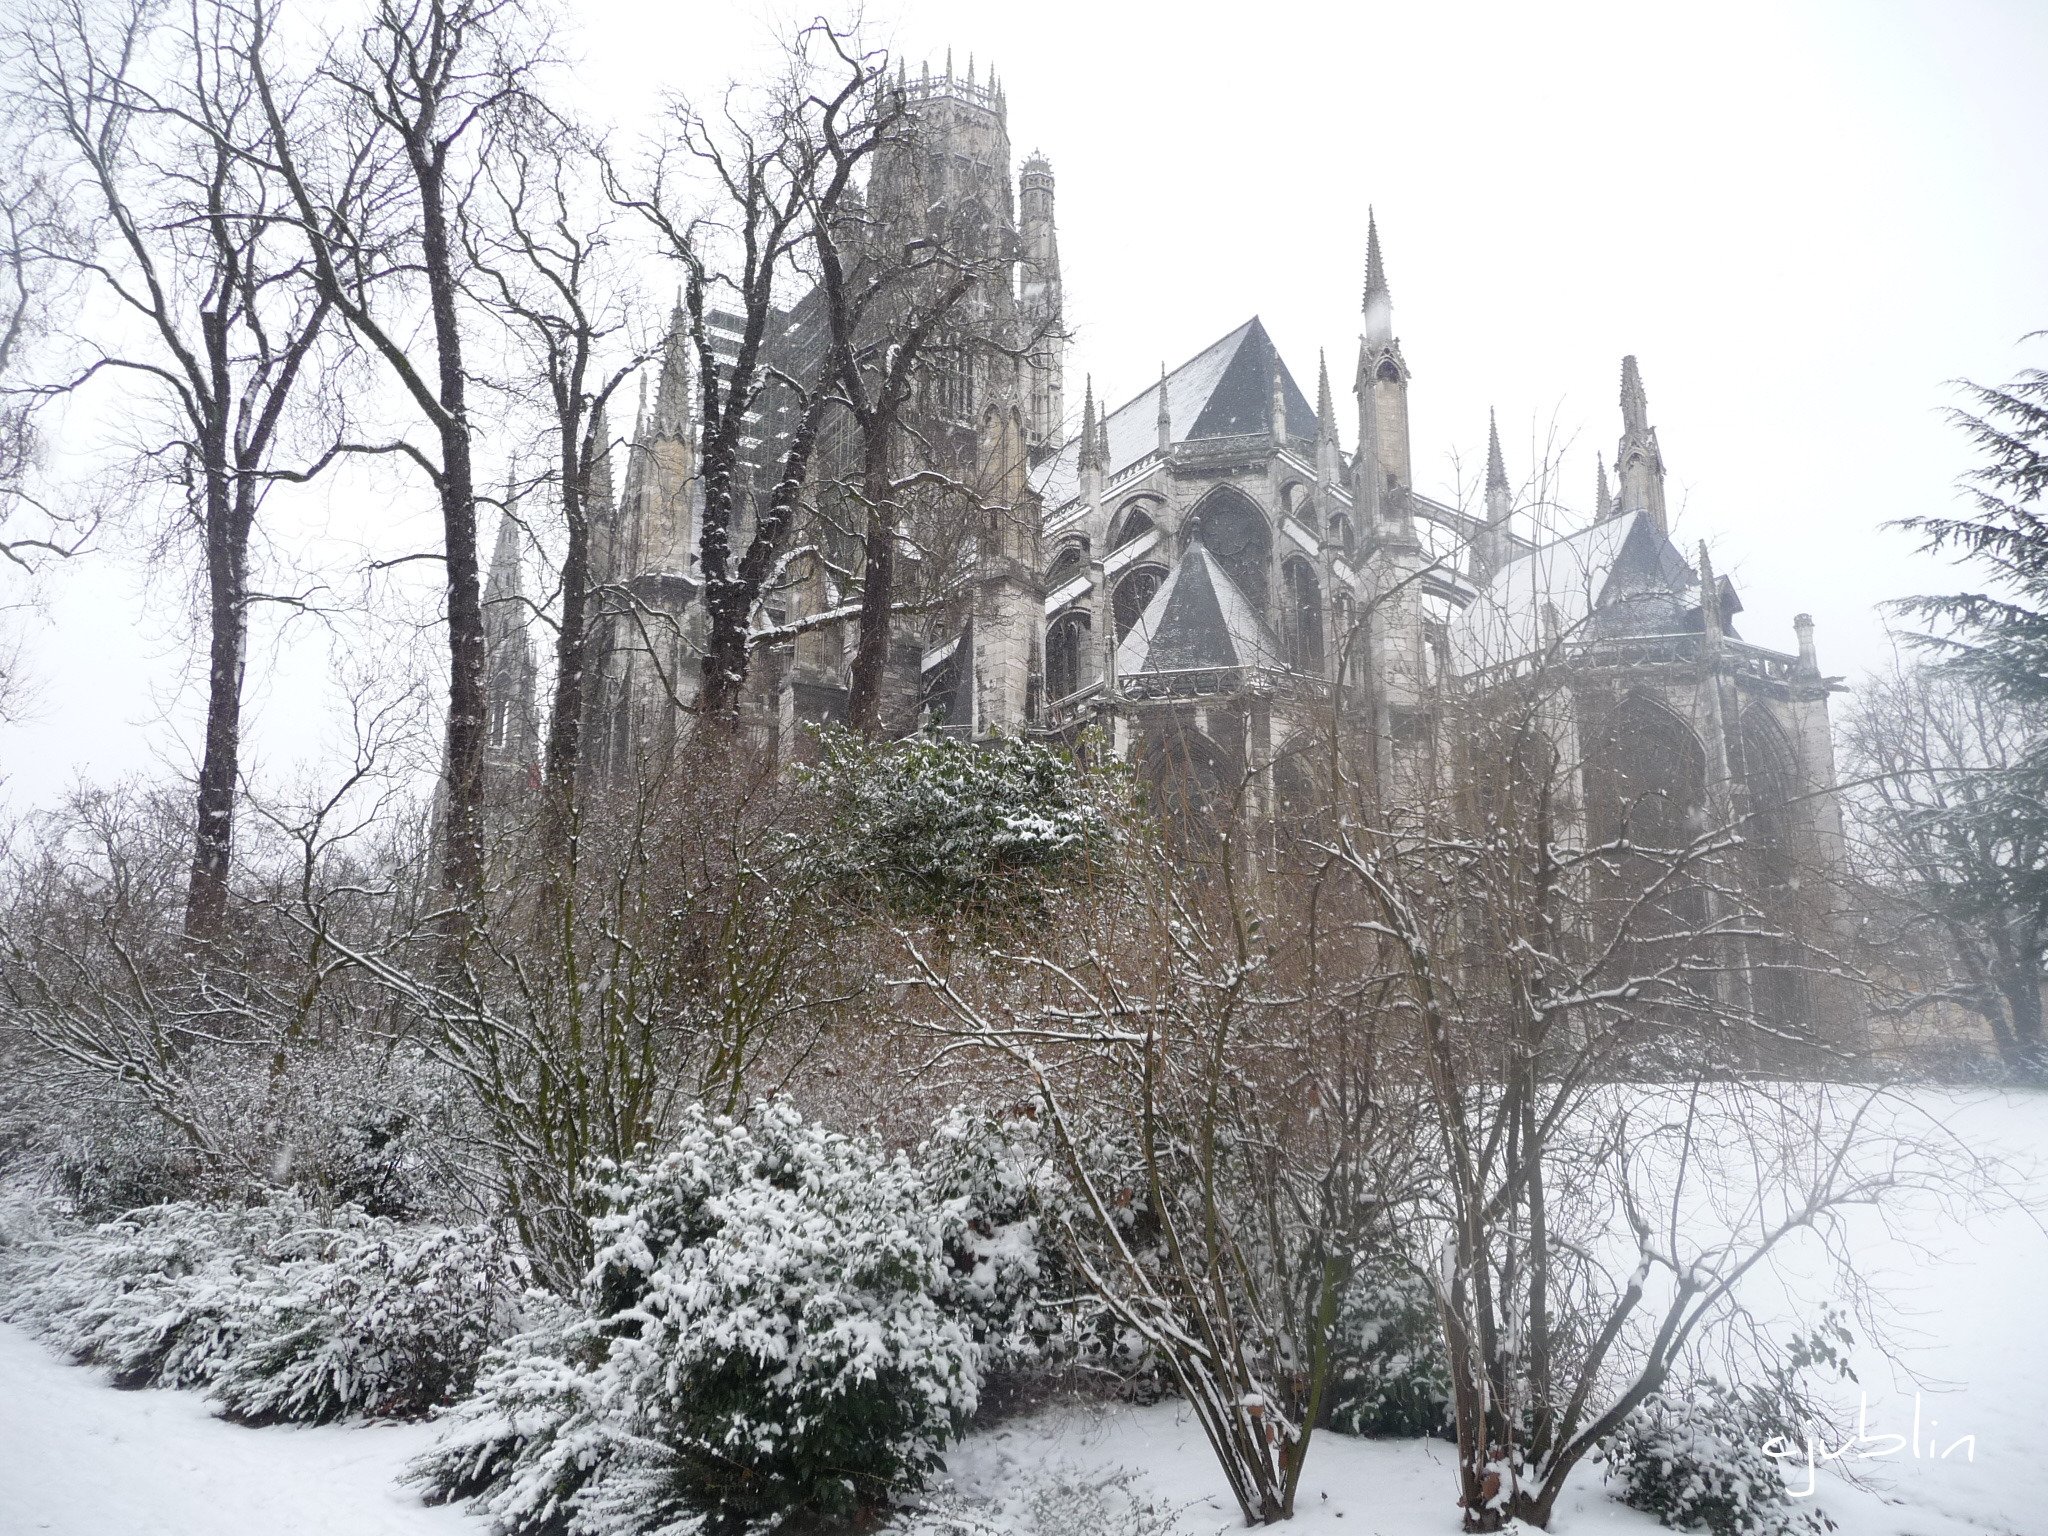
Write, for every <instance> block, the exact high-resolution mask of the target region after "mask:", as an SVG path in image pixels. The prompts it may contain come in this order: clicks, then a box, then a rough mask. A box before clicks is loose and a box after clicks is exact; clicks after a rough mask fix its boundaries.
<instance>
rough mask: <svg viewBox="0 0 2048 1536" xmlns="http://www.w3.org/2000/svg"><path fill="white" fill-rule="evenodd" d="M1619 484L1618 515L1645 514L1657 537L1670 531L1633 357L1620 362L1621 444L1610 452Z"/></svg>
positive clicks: (1658, 456) (1657, 454)
mask: <svg viewBox="0 0 2048 1536" xmlns="http://www.w3.org/2000/svg"><path fill="white" fill-rule="evenodd" d="M1614 468H1615V472H1616V474H1617V475H1618V476H1619V477H1620V480H1621V502H1620V507H1619V510H1620V511H1621V512H1646V513H1648V514H1649V516H1650V519H1651V521H1653V522H1654V523H1655V524H1656V525H1657V531H1658V532H1660V533H1669V532H1670V531H1671V530H1670V528H1669V526H1668V525H1667V523H1666V521H1665V517H1664V455H1663V453H1662V452H1661V451H1660V450H1659V449H1658V447H1657V429H1656V428H1655V427H1653V426H1651V425H1650V402H1649V397H1648V396H1647V395H1645V394H1644V392H1643V374H1642V370H1641V369H1640V368H1638V367H1637V366H1636V360H1635V358H1634V356H1633V355H1631V356H1628V357H1624V358H1623V359H1622V360H1621V443H1620V446H1618V447H1617V448H1616V449H1615V450H1614Z"/></svg>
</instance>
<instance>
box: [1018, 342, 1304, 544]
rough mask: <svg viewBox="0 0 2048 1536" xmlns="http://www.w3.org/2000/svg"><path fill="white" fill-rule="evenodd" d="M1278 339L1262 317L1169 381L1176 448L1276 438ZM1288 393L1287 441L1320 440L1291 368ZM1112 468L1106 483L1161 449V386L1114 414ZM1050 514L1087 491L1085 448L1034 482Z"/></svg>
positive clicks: (1077, 446) (1284, 381)
mask: <svg viewBox="0 0 2048 1536" xmlns="http://www.w3.org/2000/svg"><path fill="white" fill-rule="evenodd" d="M1277 355H1278V354H1277V351H1276V349H1275V348H1274V346H1273V338H1272V337H1270V336H1268V335H1267V334H1266V328H1265V326H1264V325H1262V324H1260V322H1259V317H1258V316H1257V315H1254V316H1252V318H1251V319H1249V320H1247V321H1245V323H1244V324H1243V325H1240V326H1239V327H1238V328H1237V329H1236V330H1234V331H1232V332H1231V333H1230V334H1229V335H1227V336H1225V337H1223V338H1222V339H1220V340H1218V341H1216V342H1213V343H1211V344H1210V345H1209V346H1207V347H1204V348H1203V349H1202V350H1201V351H1200V352H1197V353H1196V354H1195V355H1194V356H1193V357H1191V358H1189V359H1188V360H1187V361H1186V362H1184V363H1182V364H1181V365H1180V366H1179V367H1178V368H1176V369H1174V370H1173V371H1172V372H1171V373H1169V374H1167V376H1166V408H1167V412H1168V414H1169V415H1171V416H1172V418H1173V440H1174V441H1175V442H1177V443H1184V442H1187V441H1189V440H1190V439H1194V438H1203V437H1236V436H1238V435H1240V434H1242V433H1249V432H1259V433H1271V432H1272V430H1273V364H1274V361H1275V359H1276V357H1277ZM1280 387H1281V389H1282V391H1283V392H1284V394H1285V397H1286V400H1287V433H1288V436H1290V437H1311V438H1312V437H1314V436H1315V435H1316V430H1317V422H1316V408H1315V407H1314V406H1312V405H1310V404H1309V402H1308V396H1306V395H1304V394H1303V393H1302V392H1301V386H1300V385H1298V384H1296V383H1295V382H1294V375H1293V374H1292V373H1291V372H1289V371H1288V368H1287V364H1286V363H1285V361H1282V362H1281V363H1280ZM1105 425H1106V427H1107V430H1108V435H1109V462H1108V463H1107V464H1105V465H1104V466H1103V474H1104V475H1105V476H1109V475H1114V474H1115V473H1116V472H1117V471H1118V470H1120V469H1123V468H1125V467H1126V466H1128V465H1131V464H1135V463H1136V462H1137V461H1138V460H1140V459H1142V458H1143V457H1145V455H1146V454H1148V453H1151V452H1152V451H1153V450H1154V449H1155V448H1157V447H1158V446H1159V385H1158V384H1156V383H1155V384H1152V385H1149V386H1147V387H1146V389H1145V390H1144V391H1143V393H1141V394H1139V395H1136V396H1135V397H1133V398H1132V399H1130V400H1127V401H1125V402H1124V403H1123V404H1122V405H1120V406H1118V407H1117V408H1116V409H1115V410H1113V411H1111V412H1110V413H1109V417H1108V420H1107V422H1106V423H1105ZM1032 484H1033V486H1034V487H1035V488H1036V489H1037V491H1038V494H1039V497H1040V499H1041V501H1042V502H1043V504H1044V506H1045V509H1046V510H1047V511H1048V512H1050V511H1052V510H1053V509H1055V508H1057V507H1060V506H1063V505H1065V504H1066V503H1067V502H1069V501H1071V500H1072V499H1073V498H1074V497H1075V496H1076V495H1077V494H1079V492H1080V489H1081V440H1080V438H1079V437H1073V438H1069V439H1068V440H1067V442H1066V444H1065V445H1064V446H1063V447H1062V448H1061V449H1060V451H1059V452H1058V453H1057V454H1055V455H1054V456H1053V457H1052V458H1050V459H1048V460H1047V461H1046V462H1045V463H1043V464H1041V465H1040V466H1039V467H1038V469H1037V470H1036V471H1035V472H1034V473H1033V475H1032Z"/></svg>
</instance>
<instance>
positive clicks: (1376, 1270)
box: [1323, 1256, 1451, 1438]
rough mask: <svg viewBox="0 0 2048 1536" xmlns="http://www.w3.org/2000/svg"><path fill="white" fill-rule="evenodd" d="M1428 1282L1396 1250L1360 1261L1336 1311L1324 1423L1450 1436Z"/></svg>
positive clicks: (1447, 1390) (1359, 1431)
mask: <svg viewBox="0 0 2048 1536" xmlns="http://www.w3.org/2000/svg"><path fill="white" fill-rule="evenodd" d="M1443 1348H1444V1346H1443V1331H1442V1328H1441V1326H1440V1324H1439V1322H1438V1318H1437V1305H1436V1296H1435V1294H1434V1293H1433V1292H1432V1291H1431V1290H1430V1287H1429V1282H1428V1281H1426V1280H1425V1279H1423V1277H1422V1276H1420V1275H1418V1274H1416V1273H1415V1271H1414V1270H1412V1269H1410V1268H1408V1267H1407V1266H1406V1265H1404V1264H1402V1263H1400V1262H1399V1261H1398V1260H1396V1259H1394V1258H1392V1257H1391V1256H1389V1257H1386V1258H1380V1259H1375V1260H1373V1261H1371V1262H1368V1263H1367V1264H1364V1265H1362V1266H1360V1268H1359V1270H1358V1273H1356V1274H1355V1275H1353V1276H1352V1279H1351V1283H1350V1284H1349V1285H1348V1286H1347V1287H1345V1291H1344V1299H1343V1302H1342V1303H1341V1304H1340V1306H1339V1308H1338V1312H1337V1327H1336V1336H1335V1339H1334V1340H1333V1349H1332V1355H1333V1360H1332V1365H1331V1371H1330V1387H1329V1395H1328V1396H1327V1397H1326V1398H1325V1399H1324V1403H1323V1423H1324V1425H1325V1426H1326V1427H1327V1428H1330V1429H1335V1430H1341V1431H1343V1432H1344V1433H1345V1434H1348V1435H1386V1436H1401V1437H1406V1436H1414V1435H1435V1436H1439V1437H1442V1438H1449V1437H1450V1435H1451V1416H1450V1402H1451V1379H1450V1373H1449V1371H1448V1370H1446V1369H1445V1367H1444V1356H1443Z"/></svg>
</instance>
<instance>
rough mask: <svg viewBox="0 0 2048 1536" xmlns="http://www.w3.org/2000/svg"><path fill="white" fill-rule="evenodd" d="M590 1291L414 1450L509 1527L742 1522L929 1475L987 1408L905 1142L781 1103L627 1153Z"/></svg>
mask: <svg viewBox="0 0 2048 1536" xmlns="http://www.w3.org/2000/svg"><path fill="white" fill-rule="evenodd" d="M602 1193H603V1195H604V1198H605V1202H606V1205H607V1207H608V1209H607V1211H606V1212H605V1214H603V1215H601V1216H599V1217H598V1218H597V1219H596V1221H595V1222H594V1223H593V1225H594V1228H595V1235H596V1238H597V1243H598V1254H597V1260H596V1263H595V1265H594V1266H593V1268H592V1270H591V1273H590V1276H589V1278H588V1281H587V1282H586V1284H585V1287H584V1295H583V1298H582V1300H583V1309H582V1311H581V1313H580V1314H579V1315H577V1316H575V1317H573V1318H570V1319H568V1320H567V1321H565V1322H564V1323H562V1324H561V1325H559V1326H557V1327H554V1328H550V1329H546V1330H542V1331H540V1332H537V1333H533V1334H529V1335H527V1336H525V1337H524V1338H522V1339H520V1340H518V1341H515V1342H514V1344H513V1345H511V1346H509V1347H508V1348H506V1349H505V1350H503V1351H501V1352H500V1353H499V1354H498V1355H497V1356H496V1357H494V1360H493V1362H492V1364H491V1366H490V1367H489V1368H488V1369H487V1371H486V1372H485V1374H484V1376H483V1378H482V1379H481V1380H480V1381H479V1383H478V1390H477V1394H476V1396H475V1397H474V1398H473V1399H471V1400H470V1401H469V1402H467V1403H465V1404H463V1405H462V1406H461V1407H459V1408H458V1409H456V1411H455V1412H454V1413H453V1414H452V1415H451V1416H450V1422H449V1426H448V1431H447V1433H446V1435H445V1436H444V1437H443V1439H442V1441H441V1443H440V1444H439V1445H438V1446H437V1447H436V1448H435V1449H434V1450H433V1451H432V1452H430V1453H429V1454H428V1455H427V1456H426V1457H424V1458H422V1459H421V1461H420V1462H419V1463H418V1464H417V1465H416V1467H415V1469H414V1473H413V1476H414V1480H415V1481H416V1482H418V1483H419V1484H421V1485H422V1486H423V1487H424V1488H425V1489H426V1490H427V1492H428V1494H429V1496H430V1497H434V1498H439V1499H448V1498H456V1497H469V1498H471V1499H472V1500H474V1506H475V1507H476V1508H477V1510H478V1511H479V1512H480V1513H482V1514H485V1515H486V1516H488V1517H490V1518H491V1519H492V1520H493V1522H494V1523H496V1524H497V1525H498V1526H499V1527H500V1528H502V1529H504V1530H507V1531H510V1532H514V1533H537V1532H543V1531H546V1532H558V1531H559V1532H563V1533H567V1536H628V1533H632V1536H639V1533H647V1532H656V1531H659V1532H663V1533H665V1536H683V1533H693V1532H698V1531H703V1532H707V1533H708V1532H722V1531H738V1530H743V1529H747V1528H748V1527H749V1525H750V1524H751V1523H753V1522H759V1521H773V1520H776V1519H779V1518H782V1517H785V1516H788V1515H791V1514H793V1513H797V1512H802V1513H803V1514H805V1515H823V1516H842V1515H848V1514H851V1513H854V1512H856V1511H858V1510H860V1509H863V1508H866V1507H871V1506H873V1505H876V1504H878V1503H880V1502H882V1501H883V1500H884V1499H886V1498H887V1497H888V1496H889V1495H890V1494H892V1493H894V1492H897V1491H900V1490H902V1489H904V1488H910V1487H916V1486H918V1485H919V1484H921V1483H922V1481H923V1480H924V1478H925V1477H926V1476H927V1475H928V1474H930V1473H931V1472H932V1471H934V1470H936V1469H937V1468H938V1467H939V1466H940V1465H941V1462H940V1459H939V1452H940V1451H941V1449H942V1448H943V1447H944V1446H945V1445H946V1443H947V1442H948V1441H949V1440H950V1439H951V1438H952V1437H953V1436H954V1435H955V1434H956V1433H958V1431H959V1430H960V1429H961V1428H962V1427H963V1426H964V1424H965V1422H966V1419H967V1417H968V1415H970V1414H971V1413H972V1412H973V1410H974V1406H975V1401H976V1392H977V1387H978V1381H979V1350H978V1348H977V1346H976V1345H975V1343H974V1341H973V1339H972V1337H971V1336H970V1330H969V1329H968V1327H967V1326H965V1325H964V1324H963V1323H962V1322H961V1321H959V1320H958V1319H956V1318H954V1317H953V1316H951V1315H949V1313H948V1312H947V1310H946V1309H945V1307H944V1306H943V1305H942V1298H943V1296H944V1293H945V1291H946V1288H947V1283H948V1282H947V1280H946V1276H945V1273H944V1270H945V1256H944V1247H943V1243H942V1238H941V1234H940V1229H939V1225H938V1223H937V1222H936V1221H935V1220H934V1219H933V1218H932V1216H931V1214H930V1213H929V1211H928V1210H927V1209H926V1206H925V1203H924V1202H923V1200H922V1198H921V1194H920V1191H919V1188H918V1183H917V1179H916V1176H915V1174H914V1172H913V1170H912V1168H911V1166H910V1164H909V1163H908V1161H907V1160H906V1159H904V1158H902V1157H901V1156H897V1157H888V1156H885V1155H884V1154H883V1153H882V1152H881V1151H880V1150H879V1149H877V1148H876V1147H874V1146H872V1145H871V1144H869V1143H868V1142H866V1141H863V1140H860V1139H856V1138H852V1137H847V1136H842V1135H838V1134H836V1133H833V1132H829V1131H826V1130H824V1129H822V1128H820V1127H818V1126H816V1125H813V1124H810V1123H807V1122H806V1121H804V1120H803V1119H802V1117H801V1116H799V1115H798V1114H797V1113H796V1111H795V1110H794V1109H792V1108H790V1107H789V1106H788V1105H787V1104H780V1103H778V1104H764V1105H758V1106H756V1108H755V1110H754V1112H753V1113H752V1114H751V1115H750V1116H749V1117H748V1118H747V1119H746V1120H744V1121H738V1122H735V1121H731V1120H726V1119H722V1118H718V1117H714V1116H711V1115H707V1114H704V1113H701V1112H694V1113H693V1114H692V1115H691V1116H690V1118H689V1119H688V1120H687V1121H686V1122H685V1124H684V1126H683V1129H682V1131H681V1133H680V1134H679V1135H678V1136H677V1138H676V1139H675V1141H674V1143H673V1144H672V1145H671V1146H670V1148H669V1149H668V1150H667V1151H665V1152H664V1153H662V1154H661V1155H659V1156H657V1157H653V1158H650V1159H648V1160H646V1161H644V1162H641V1163H638V1164H635V1165H632V1166H629V1167H624V1168H618V1169H615V1170H612V1172H611V1173H610V1174H609V1176H608V1177H607V1178H606V1180H605V1181H604V1185H603V1190H602Z"/></svg>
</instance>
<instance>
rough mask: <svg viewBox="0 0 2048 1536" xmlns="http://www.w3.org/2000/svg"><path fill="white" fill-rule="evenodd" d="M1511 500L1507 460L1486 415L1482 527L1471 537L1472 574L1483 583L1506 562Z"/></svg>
mask: <svg viewBox="0 0 2048 1536" xmlns="http://www.w3.org/2000/svg"><path fill="white" fill-rule="evenodd" d="M1513 511H1514V498H1513V495H1512V494H1511V493H1510V492H1509V490H1508V466H1507V460H1506V459H1504V458H1502V457H1501V451H1500V423H1499V422H1498V421H1496V420H1495V419H1494V414H1493V412H1492V411H1491V410H1488V411H1487V413H1486V524H1485V526H1484V527H1482V528H1481V529H1480V530H1479V531H1478V532H1477V533H1475V534H1474V535H1473V536H1472V575H1473V578H1474V579H1475V580H1477V581H1484V580H1486V579H1487V578H1488V577H1489V576H1491V575H1493V573H1494V572H1495V571H1498V570H1499V569H1500V568H1501V567H1502V566H1504V565H1506V564H1507V563H1508V555H1509V552H1510V551H1509V537H1508V518H1509V516H1510V514H1511V513H1512V512H1513Z"/></svg>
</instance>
